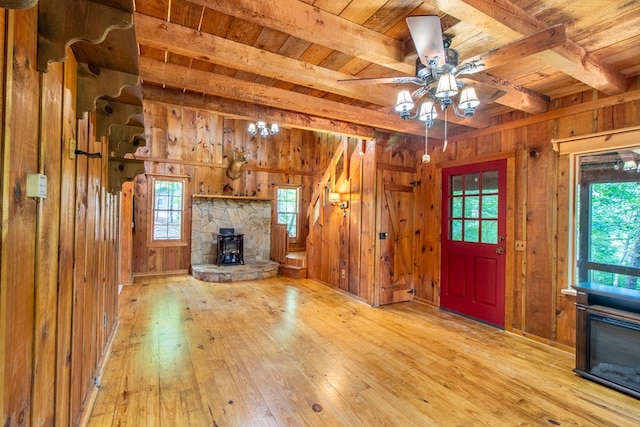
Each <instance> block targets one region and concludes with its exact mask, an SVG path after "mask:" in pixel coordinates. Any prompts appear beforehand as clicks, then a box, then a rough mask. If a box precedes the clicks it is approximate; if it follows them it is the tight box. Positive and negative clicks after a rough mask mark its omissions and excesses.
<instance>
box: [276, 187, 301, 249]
mask: <svg viewBox="0 0 640 427" xmlns="http://www.w3.org/2000/svg"><path fill="white" fill-rule="evenodd" d="M298 194H299V190H298V188H297V187H278V189H277V194H276V222H277V223H278V224H284V225H286V226H287V231H288V232H289V238H290V239H291V240H297V238H298V210H299V208H298V205H299V200H298V199H299V196H298Z"/></svg>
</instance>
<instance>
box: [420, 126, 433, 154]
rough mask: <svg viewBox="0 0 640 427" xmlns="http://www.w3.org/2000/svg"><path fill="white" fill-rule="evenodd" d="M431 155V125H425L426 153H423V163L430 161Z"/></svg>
mask: <svg viewBox="0 0 640 427" xmlns="http://www.w3.org/2000/svg"><path fill="white" fill-rule="evenodd" d="M430 161H431V157H430V156H429V126H427V124H426V123H425V125H424V154H423V155H422V163H429V162H430Z"/></svg>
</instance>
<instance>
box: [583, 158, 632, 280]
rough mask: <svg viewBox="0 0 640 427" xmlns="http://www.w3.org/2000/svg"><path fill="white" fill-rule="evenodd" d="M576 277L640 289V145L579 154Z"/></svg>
mask: <svg viewBox="0 0 640 427" xmlns="http://www.w3.org/2000/svg"><path fill="white" fill-rule="evenodd" d="M576 170H577V172H578V178H577V189H576V201H575V213H576V214H575V215H576V224H575V230H576V242H575V247H576V250H575V259H576V270H575V275H576V278H575V279H576V280H575V281H577V282H593V283H597V284H601V285H609V286H616V287H622V288H629V289H637V290H640V148H634V149H624V150H620V151H612V152H606V153H596V154H583V155H580V156H577V159H576Z"/></svg>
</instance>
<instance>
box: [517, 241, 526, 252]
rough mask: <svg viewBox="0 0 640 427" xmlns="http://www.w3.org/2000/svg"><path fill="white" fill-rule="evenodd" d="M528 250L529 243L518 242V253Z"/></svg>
mask: <svg viewBox="0 0 640 427" xmlns="http://www.w3.org/2000/svg"><path fill="white" fill-rule="evenodd" d="M526 248H527V242H525V241H524V240H516V251H524V250H525V249H526Z"/></svg>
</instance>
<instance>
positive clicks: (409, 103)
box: [395, 90, 414, 117]
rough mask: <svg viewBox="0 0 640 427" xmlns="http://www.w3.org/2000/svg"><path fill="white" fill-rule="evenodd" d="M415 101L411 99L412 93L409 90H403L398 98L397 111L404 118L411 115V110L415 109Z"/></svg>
mask: <svg viewBox="0 0 640 427" xmlns="http://www.w3.org/2000/svg"><path fill="white" fill-rule="evenodd" d="M413 105H414V104H413V99H411V93H410V92H409V91H408V90H401V91H400V92H398V98H397V100H396V106H395V110H396V111H397V112H398V113H400V114H401V115H402V116H403V117H404V115H405V114H408V113H409V110H411V109H412V108H413Z"/></svg>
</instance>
